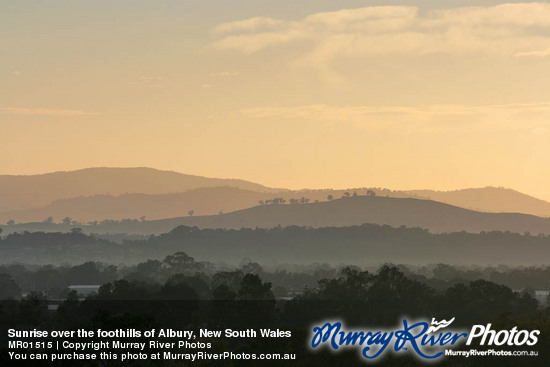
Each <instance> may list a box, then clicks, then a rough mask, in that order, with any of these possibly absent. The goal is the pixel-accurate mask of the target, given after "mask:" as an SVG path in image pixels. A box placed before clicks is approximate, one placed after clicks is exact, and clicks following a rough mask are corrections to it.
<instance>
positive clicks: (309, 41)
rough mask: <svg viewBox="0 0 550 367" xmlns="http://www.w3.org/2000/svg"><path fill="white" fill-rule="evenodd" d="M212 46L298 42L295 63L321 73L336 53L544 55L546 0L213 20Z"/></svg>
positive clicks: (548, 41) (250, 48)
mask: <svg viewBox="0 0 550 367" xmlns="http://www.w3.org/2000/svg"><path fill="white" fill-rule="evenodd" d="M213 33H214V34H215V35H216V36H217V39H216V40H214V41H213V43H212V44H211V47H213V48H214V49H217V50H236V51H239V52H243V53H245V54H253V53H256V52H260V51H262V50H264V49H266V48H273V47H276V46H278V45H283V44H292V43H295V42H306V43H305V44H302V46H301V48H300V50H301V51H299V53H300V55H298V56H297V57H296V58H295V61H296V62H297V63H298V64H299V63H302V64H305V65H307V66H313V67H316V68H318V69H321V70H326V69H327V68H328V65H329V63H330V62H331V61H332V60H334V59H336V58H340V57H374V56H383V55H427V54H452V55H455V54H488V53H489V54H497V55H501V56H511V57H513V56H538V57H543V56H547V55H548V54H549V53H550V52H549V50H550V4H548V3H518V4H500V5H496V6H491V7H462V8H454V9H447V10H432V11H429V12H427V13H419V11H418V8H417V7H414V6H411V7H408V6H380V7H365V8H359V9H345V10H340V11H335V12H323V13H316V14H311V15H309V16H307V17H305V18H303V19H301V20H298V21H288V20H280V19H271V18H251V19H247V20H243V21H238V22H232V23H224V24H220V25H218V26H217V27H216V28H215V29H214V31H213Z"/></svg>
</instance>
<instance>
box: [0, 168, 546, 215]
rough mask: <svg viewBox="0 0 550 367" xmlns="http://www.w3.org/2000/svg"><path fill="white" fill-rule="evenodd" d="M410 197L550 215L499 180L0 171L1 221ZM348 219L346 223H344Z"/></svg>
mask: <svg viewBox="0 0 550 367" xmlns="http://www.w3.org/2000/svg"><path fill="white" fill-rule="evenodd" d="M369 194H376V195H377V196H378V197H381V196H382V197H386V196H387V197H394V198H417V199H429V200H434V201H439V202H442V203H447V204H451V205H454V206H458V207H461V208H466V209H471V210H475V211H480V212H494V213H523V214H532V215H536V216H541V217H550V203H549V202H546V201H544V200H540V199H537V198H534V197H532V196H529V195H525V194H522V193H520V192H518V191H515V190H511V189H506V188H502V187H484V188H470V189H463V190H454V191H435V190H405V191H400V190H388V189H384V188H368V187H364V188H351V189H345V190H344V189H341V190H333V189H320V190H287V189H274V188H270V187H266V186H263V185H260V184H256V183H253V182H249V181H244V180H238V179H218V178H206V177H200V176H193V175H186V174H182V173H177V172H172V171H160V170H156V169H151V168H87V169H82V170H78V171H72V172H54V173H48V174H43V175H32V176H8V175H4V176H0V223H6V222H8V221H10V220H14V221H15V222H17V223H20V222H37V221H42V220H44V219H46V218H48V217H50V216H51V217H53V218H54V221H56V222H60V221H61V220H62V219H63V218H65V217H69V218H71V219H72V220H74V221H77V222H83V223H87V222H94V221H102V220H106V219H113V220H121V219H125V218H130V219H139V218H142V217H145V218H147V219H153V220H156V219H163V218H174V217H182V216H186V215H187V214H188V212H190V211H192V212H193V213H194V214H195V216H199V215H201V216H202V215H214V214H218V213H220V212H223V213H229V212H234V211H238V210H242V209H246V208H251V207H254V206H256V205H258V203H260V202H263V203H265V204H270V203H271V201H272V200H273V199H275V198H279V199H283V200H284V201H285V202H286V203H289V202H290V201H291V200H300V199H302V198H303V200H306V201H308V202H309V203H313V202H315V201H319V202H324V201H328V200H329V199H337V198H340V197H343V196H346V195H349V196H354V195H359V196H364V195H369ZM348 224H349V223H348Z"/></svg>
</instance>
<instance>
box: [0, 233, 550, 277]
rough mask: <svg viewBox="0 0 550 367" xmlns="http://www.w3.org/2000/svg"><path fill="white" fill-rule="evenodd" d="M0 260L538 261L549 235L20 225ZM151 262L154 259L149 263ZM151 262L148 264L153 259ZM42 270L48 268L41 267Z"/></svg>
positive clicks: (549, 250) (0, 250)
mask: <svg viewBox="0 0 550 367" xmlns="http://www.w3.org/2000/svg"><path fill="white" fill-rule="evenodd" d="M0 245H1V246H0V259H2V263H14V262H19V263H26V264H67V263H69V264H81V263H82V262H87V261H101V262H104V263H106V264H132V263H138V262H143V261H146V260H147V259H159V260H162V259H163V258H164V257H166V256H167V255H171V254H173V253H175V252H178V251H183V252H185V253H187V254H188V255H190V256H193V257H195V258H201V259H208V261H211V262H223V263H226V264H227V263H232V264H237V263H243V262H244V263H247V262H250V261H258V262H260V263H262V264H266V265H277V264H285V263H286V264H312V263H330V264H341V263H345V264H356V265H369V266H379V265H380V264H382V263H384V262H392V263H403V264H418V265H420V264H422V265H426V264H430V263H446V264H455V265H456V264H463V265H472V264H478V265H484V266H487V265H499V264H507V265H540V264H544V263H545V262H546V261H547V259H548V256H549V255H550V236H530V235H520V234H515V233H503V232H487V233H483V234H471V233H466V232H455V233H448V234H432V233H430V232H428V231H426V230H422V229H419V228H405V227H400V228H394V227H390V226H378V225H375V224H364V225H361V226H350V227H338V228H335V227H325V228H315V229H313V228H304V227H295V226H294V227H286V228H279V227H278V228H274V229H258V228H256V229H240V230H222V229H203V230H200V229H197V228H192V227H185V226H180V227H176V228H174V229H173V230H171V231H170V232H169V233H164V234H161V235H159V236H151V237H148V238H146V239H140V240H136V241H124V242H123V243H122V244H118V243H114V242H111V241H107V240H104V239H100V238H98V237H96V236H87V235H84V234H82V233H80V232H79V231H71V233H43V232H34V233H28V232H27V233H23V234H12V235H8V236H5V237H4V239H2V240H0ZM153 265H154V264H153ZM153 268H154V267H153ZM48 274H49V273H48Z"/></svg>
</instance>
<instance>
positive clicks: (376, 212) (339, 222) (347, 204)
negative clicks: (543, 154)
mask: <svg viewBox="0 0 550 367" xmlns="http://www.w3.org/2000/svg"><path fill="white" fill-rule="evenodd" d="M364 223H371V224H378V225H390V226H393V227H400V226H406V227H419V228H422V229H427V230H430V231H431V232H433V233H445V232H447V233H449V232H460V231H466V232H471V233H479V232H484V231H485V232H490V231H502V232H506V231H509V232H515V233H525V232H529V233H531V234H532V235H538V234H544V235H550V218H541V217H537V216H533V215H528V214H519V213H483V212H476V211H473V210H468V209H463V208H459V207H456V206H452V205H449V204H444V203H440V202H437V201H433V200H421V199H412V198H392V197H381V196H357V197H353V196H352V197H347V198H342V199H335V200H332V201H328V202H318V203H312V204H296V205H289V204H278V205H261V206H255V207H252V208H248V209H243V210H238V211H235V212H231V213H227V214H218V215H208V216H186V217H179V218H169V219H161V220H152V221H148V220H146V221H137V220H134V221H131V220H125V221H121V222H117V221H106V222H104V223H96V224H91V225H77V226H78V227H81V228H82V229H83V230H84V231H85V232H87V233H111V234H112V233H128V234H141V235H149V234H160V233H165V232H168V231H170V230H171V229H172V228H174V227H176V226H179V225H185V226H196V227H199V228H224V229H239V228H256V227H258V228H274V227H277V226H282V227H286V226H305V227H314V228H320V227H344V226H350V225H361V224H364ZM74 226H75V225H72V224H71V225H60V224H55V223H29V224H21V225H14V226H4V230H5V231H6V233H9V232H13V231H19V232H21V231H24V230H28V231H38V230H39V231H67V230H69V229H70V228H71V227H74Z"/></svg>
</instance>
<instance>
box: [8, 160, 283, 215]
mask: <svg viewBox="0 0 550 367" xmlns="http://www.w3.org/2000/svg"><path fill="white" fill-rule="evenodd" d="M217 186H232V187H240V188H242V189H245V190H254V191H258V192H272V191H279V190H274V189H270V188H268V187H265V186H262V185H259V184H256V183H252V182H248V181H244V180H236V179H219V178H207V177H201V176H193V175H185V174H182V173H178V172H172V171H160V170H156V169H152V168H86V169H82V170H78V171H70V172H54V173H47V174H42V175H30V176H13V175H0V212H6V211H13V210H24V209H30V208H38V207H42V206H45V205H48V204H50V203H51V202H53V201H55V200H59V199H68V198H75V197H79V196H93V195H115V196H116V195H122V194H127V193H141V194H167V193H174V192H183V191H187V190H190V189H195V188H200V187H217Z"/></svg>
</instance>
